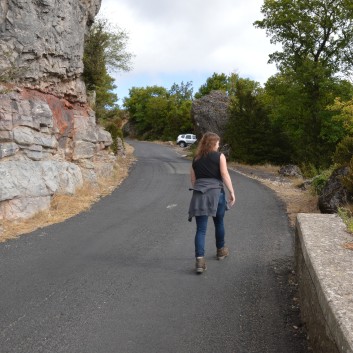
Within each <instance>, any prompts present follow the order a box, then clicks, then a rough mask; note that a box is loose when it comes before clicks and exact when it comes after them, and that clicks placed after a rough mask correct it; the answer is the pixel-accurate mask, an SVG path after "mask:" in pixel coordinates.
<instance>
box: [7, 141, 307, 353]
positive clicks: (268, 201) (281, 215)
mask: <svg viewBox="0 0 353 353" xmlns="http://www.w3.org/2000/svg"><path fill="white" fill-rule="evenodd" d="M133 145H134V146H135V154H136V156H137V158H138V161H137V162H136V164H135V165H134V166H133V168H132V170H131V173H130V176H129V177H128V178H127V179H126V180H125V181H124V182H123V184H122V185H121V186H120V187H119V188H118V189H117V190H115V191H114V192H113V194H112V195H110V196H107V197H105V198H104V199H102V200H101V201H100V202H98V203H97V204H95V205H94V206H93V207H92V209H91V210H90V211H88V212H85V213H82V214H80V215H78V216H76V217H74V218H72V219H69V220H67V221H65V222H63V223H60V224H56V225H53V226H50V227H47V228H44V229H41V230H38V231H35V232H33V233H31V234H28V235H26V236H22V237H20V238H19V239H16V240H12V241H8V242H6V243H3V244H0V352H1V353H10V352H11V353H22V352H23V353H41V352H46V353H61V352H63V353H76V352H77V353H159V352H161V353H174V352H175V353H188V352H192V353H217V352H219V353H228V352H229V353H266V352H268V353H270V352H271V353H302V352H307V350H306V348H305V347H306V340H305V338H303V335H301V334H298V330H296V329H294V328H293V326H295V325H298V311H297V309H296V308H295V305H294V306H293V301H292V296H293V295H294V293H293V288H294V286H293V285H292V286H291V285H290V284H288V280H289V279H290V275H291V269H292V265H293V264H292V261H293V230H290V229H289V226H288V221H287V217H286V215H285V212H284V208H283V205H282V204H281V202H280V201H279V200H278V199H277V198H276V196H275V195H274V193H273V192H272V191H270V190H269V189H267V188H266V187H264V186H263V185H261V184H259V183H258V182H256V181H254V180H251V179H247V178H245V177H244V176H242V175H239V174H236V173H233V172H232V173H231V176H232V179H233V182H234V185H235V189H236V195H237V204H236V206H235V207H233V208H232V209H231V210H230V211H228V212H227V214H226V219H225V223H226V232H227V235H226V241H227V245H228V246H229V247H230V250H231V256H230V257H229V258H227V259H225V260H224V261H217V260H216V258H215V245H214V236H213V224H212V221H211V220H210V222H209V231H208V234H207V243H206V251H207V255H206V260H207V264H208V269H207V271H206V272H205V273H203V274H202V275H196V274H195V273H194V245H193V237H194V232H195V224H194V222H193V223H190V222H188V221H187V210H188V204H189V200H190V197H191V192H190V191H189V190H188V188H189V175H188V173H189V168H190V162H189V161H187V160H186V159H185V158H183V157H181V156H180V155H179V154H177V152H176V151H175V150H173V149H172V148H169V147H166V146H160V145H155V144H152V143H143V142H133Z"/></svg>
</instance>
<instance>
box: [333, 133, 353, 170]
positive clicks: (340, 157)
mask: <svg viewBox="0 0 353 353" xmlns="http://www.w3.org/2000/svg"><path fill="white" fill-rule="evenodd" d="M352 157H353V137H352V136H346V137H345V138H344V139H343V140H342V141H341V142H339V143H338V144H337V146H336V151H335V153H334V155H333V162H334V163H336V164H337V165H338V166H345V165H348V164H349V163H350V161H351V159H352Z"/></svg>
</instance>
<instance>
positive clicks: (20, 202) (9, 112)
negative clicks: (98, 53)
mask: <svg viewBox="0 0 353 353" xmlns="http://www.w3.org/2000/svg"><path fill="white" fill-rule="evenodd" d="M100 2H101V0H35V1H34V0H0V219H14V218H19V217H29V216H31V215H33V214H34V213H36V212H38V211H39V210H43V209H46V208H47V207H49V204H50V200H51V197H52V195H54V194H55V193H74V192H75V190H76V188H77V187H79V186H81V185H82V184H83V182H84V181H85V180H87V181H90V182H91V183H94V182H95V181H96V180H97V178H98V177H100V176H109V175H110V174H111V173H112V170H113V164H114V162H115V157H114V156H113V155H112V154H110V153H109V152H108V150H107V148H108V147H109V145H111V143H112V139H111V136H110V134H109V133H108V132H106V131H104V130H103V129H102V128H101V127H99V126H97V125H96V122H95V114H94V112H93V111H92V110H91V109H90V107H89V106H88V104H87V103H86V102H87V98H86V93H85V85H84V83H83V81H82V79H81V74H82V71H83V64H82V56H83V45H84V35H85V32H86V30H87V28H88V26H89V25H90V24H91V23H92V21H93V19H94V16H95V15H96V14H97V12H98V10H99V7H100Z"/></svg>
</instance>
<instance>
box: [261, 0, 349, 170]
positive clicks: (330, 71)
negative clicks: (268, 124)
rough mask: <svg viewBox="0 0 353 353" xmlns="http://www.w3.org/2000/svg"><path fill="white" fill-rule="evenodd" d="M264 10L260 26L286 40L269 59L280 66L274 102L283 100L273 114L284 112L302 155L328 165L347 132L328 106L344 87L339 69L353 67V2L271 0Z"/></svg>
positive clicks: (344, 70)
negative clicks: (335, 121) (334, 119)
mask: <svg viewBox="0 0 353 353" xmlns="http://www.w3.org/2000/svg"><path fill="white" fill-rule="evenodd" d="M261 12H262V14H263V15H264V19H263V20H261V21H256V22H255V26H256V27H258V28H262V29H265V30H266V32H267V35H269V36H270V37H271V42H272V43H280V44H282V50H281V51H276V52H274V53H272V54H271V55H270V60H269V61H270V62H273V63H276V64H277V67H278V68H279V70H280V73H279V75H277V76H276V77H275V78H272V79H270V80H269V82H268V83H267V87H268V90H269V92H272V97H273V100H272V103H275V102H276V103H277V105H274V107H275V108H274V109H275V111H276V112H275V113H274V115H273V116H277V117H279V116H281V121H282V123H281V125H282V126H283V127H284V128H285V130H286V131H287V132H288V133H289V134H290V135H291V137H293V139H292V145H293V146H294V145H295V150H296V157H295V158H296V159H297V160H300V161H305V162H307V163H313V164H314V165H315V166H316V167H320V166H324V165H327V164H329V163H330V155H332V153H333V151H334V148H335V144H336V143H337V142H338V141H339V140H340V139H341V138H342V136H343V130H342V126H341V125H340V124H335V123H334V121H333V114H332V112H331V111H330V110H329V109H328V108H327V106H328V105H331V104H332V103H333V101H334V98H335V96H336V95H337V94H338V95H339V94H340V93H342V87H343V85H342V84H341V82H340V80H339V79H338V77H337V74H341V75H344V74H349V73H350V72H351V71H352V67H353V66H352V65H353V55H352V44H353V3H352V1H348V0H320V1H319V0H296V1H290V0H265V2H264V5H263V6H262V8H261ZM347 87H348V86H346V88H347ZM340 91H341V92H340ZM275 92H276V93H275ZM346 93H347V92H346ZM275 94H278V97H275ZM278 103H280V104H278ZM283 114H286V116H284V115H283Z"/></svg>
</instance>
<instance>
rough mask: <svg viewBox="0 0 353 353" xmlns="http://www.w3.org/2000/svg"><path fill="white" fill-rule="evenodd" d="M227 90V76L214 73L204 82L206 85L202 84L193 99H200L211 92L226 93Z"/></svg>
mask: <svg viewBox="0 0 353 353" xmlns="http://www.w3.org/2000/svg"><path fill="white" fill-rule="evenodd" d="M227 89H228V76H227V75H226V74H224V73H221V74H217V73H216V72H214V73H213V75H212V76H211V77H209V78H208V79H207V80H206V83H205V84H203V85H202V86H201V87H200V88H199V90H198V92H197V93H196V94H195V98H196V99H198V98H201V97H202V96H205V95H207V94H209V93H210V92H211V91H218V90H221V91H225V92H227Z"/></svg>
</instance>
